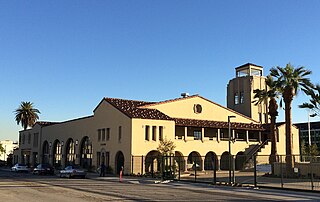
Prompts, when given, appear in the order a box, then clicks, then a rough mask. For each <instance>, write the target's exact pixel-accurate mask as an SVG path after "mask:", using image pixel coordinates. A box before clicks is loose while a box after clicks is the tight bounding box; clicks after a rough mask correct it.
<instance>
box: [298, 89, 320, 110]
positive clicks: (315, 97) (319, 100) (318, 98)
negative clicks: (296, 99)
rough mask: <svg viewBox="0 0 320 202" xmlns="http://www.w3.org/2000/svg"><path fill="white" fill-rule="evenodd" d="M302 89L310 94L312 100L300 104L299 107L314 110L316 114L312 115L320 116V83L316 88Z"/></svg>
mask: <svg viewBox="0 0 320 202" xmlns="http://www.w3.org/2000/svg"><path fill="white" fill-rule="evenodd" d="M302 90H303V91H304V93H305V94H306V95H308V96H310V100H309V103H308V102H305V103H303V104H301V105H299V107H300V108H305V109H309V110H311V111H313V112H314V114H313V115H312V116H320V85H317V86H316V88H315V89H312V88H308V89H302Z"/></svg>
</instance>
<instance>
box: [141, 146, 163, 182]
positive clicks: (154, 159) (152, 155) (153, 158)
mask: <svg viewBox="0 0 320 202" xmlns="http://www.w3.org/2000/svg"><path fill="white" fill-rule="evenodd" d="M161 160H162V157H161V154H160V152H158V151H156V150H153V151H150V152H149V153H148V154H147V155H146V159H145V173H146V174H151V176H152V177H154V175H155V174H157V173H158V172H160V171H161Z"/></svg>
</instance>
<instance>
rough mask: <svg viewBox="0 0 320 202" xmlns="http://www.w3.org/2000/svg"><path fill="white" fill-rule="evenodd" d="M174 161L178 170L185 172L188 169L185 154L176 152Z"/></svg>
mask: <svg viewBox="0 0 320 202" xmlns="http://www.w3.org/2000/svg"><path fill="white" fill-rule="evenodd" d="M174 160H175V166H176V170H178V169H179V170H181V171H184V170H185V167H186V161H185V160H184V157H183V154H182V153H181V152H179V151H175V152H174Z"/></svg>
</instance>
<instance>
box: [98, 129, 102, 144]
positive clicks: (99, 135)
mask: <svg viewBox="0 0 320 202" xmlns="http://www.w3.org/2000/svg"><path fill="white" fill-rule="evenodd" d="M100 141H101V129H98V142H100Z"/></svg>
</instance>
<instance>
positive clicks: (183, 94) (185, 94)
mask: <svg viewBox="0 0 320 202" xmlns="http://www.w3.org/2000/svg"><path fill="white" fill-rule="evenodd" d="M181 97H183V98H186V97H189V93H181Z"/></svg>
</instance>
